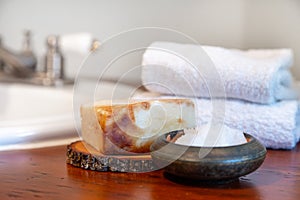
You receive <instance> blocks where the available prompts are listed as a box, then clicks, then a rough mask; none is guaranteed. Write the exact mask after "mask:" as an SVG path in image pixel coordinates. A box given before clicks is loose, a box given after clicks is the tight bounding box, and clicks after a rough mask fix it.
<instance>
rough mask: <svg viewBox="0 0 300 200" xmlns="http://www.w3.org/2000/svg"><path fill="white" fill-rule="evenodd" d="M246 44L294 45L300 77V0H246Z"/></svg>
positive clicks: (297, 70)
mask: <svg viewBox="0 0 300 200" xmlns="http://www.w3.org/2000/svg"><path fill="white" fill-rule="evenodd" d="M244 21H245V22H244V41H245V42H244V45H245V48H280V47H288V48H292V49H293V50H294V53H295V64H294V67H293V68H292V72H294V75H295V77H297V79H298V80H300V1H299V0H251V1H250V0H249V1H247V0H245V19H244Z"/></svg>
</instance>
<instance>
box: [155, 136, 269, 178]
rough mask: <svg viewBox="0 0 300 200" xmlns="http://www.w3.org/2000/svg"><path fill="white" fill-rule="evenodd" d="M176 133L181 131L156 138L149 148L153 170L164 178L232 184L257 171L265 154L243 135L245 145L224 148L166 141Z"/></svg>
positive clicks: (261, 147) (262, 148)
mask: <svg viewBox="0 0 300 200" xmlns="http://www.w3.org/2000/svg"><path fill="white" fill-rule="evenodd" d="M177 133H182V131H175V132H171V133H167V134H164V135H162V136H160V137H159V138H158V139H157V140H156V141H155V142H154V143H153V144H152V145H151V147H150V149H151V157H152V159H153V162H154V164H155V165H156V168H163V169H164V170H165V172H166V173H167V174H168V175H171V176H172V177H176V178H179V179H184V180H186V179H188V180H194V181H195V180H196V181H197V182H199V181H202V182H204V183H228V182H232V181H235V180H238V178H239V177H241V176H244V175H246V174H249V173H251V172H253V171H255V170H256V169H257V168H259V167H260V166H261V164H262V163H263V161H264V159H265V157H266V153H267V151H266V148H265V147H264V146H263V145H262V144H261V143H260V142H259V141H258V140H257V139H255V138H254V137H253V136H251V135H249V134H246V133H244V135H245V137H246V139H247V142H246V143H244V144H240V145H235V146H226V147H194V146H184V145H179V144H175V143H174V142H169V141H168V140H169V138H170V137H171V138H174V137H176V134H177ZM167 138H168V140H167Z"/></svg>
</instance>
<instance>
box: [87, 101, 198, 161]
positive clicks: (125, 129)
mask: <svg viewBox="0 0 300 200" xmlns="http://www.w3.org/2000/svg"><path fill="white" fill-rule="evenodd" d="M195 124H196V122H195V108H194V103H193V101H192V100H189V99H147V100H145V99H144V100H141V99H140V100H131V101H129V102H128V101H100V102H96V103H94V104H87V105H82V106H81V128H82V138H83V140H84V141H85V142H87V143H88V144H90V145H91V146H92V147H94V148H95V149H96V150H98V151H100V152H102V153H104V154H107V155H109V154H128V153H146V152H149V151H150V145H151V144H152V143H153V141H154V140H155V139H156V138H157V137H158V136H159V135H161V134H164V133H167V132H170V131H174V130H180V129H183V128H192V127H195Z"/></svg>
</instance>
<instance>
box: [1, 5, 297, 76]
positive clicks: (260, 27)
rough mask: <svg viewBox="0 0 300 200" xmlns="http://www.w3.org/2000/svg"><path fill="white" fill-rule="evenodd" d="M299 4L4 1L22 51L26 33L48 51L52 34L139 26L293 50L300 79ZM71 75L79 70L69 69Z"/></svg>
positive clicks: (104, 33) (9, 30)
mask: <svg viewBox="0 0 300 200" xmlns="http://www.w3.org/2000/svg"><path fill="white" fill-rule="evenodd" d="M299 21H300V1H298V0H251V1H249V0H227V1H223V0H186V1H182V0H163V1H162V0H152V1H146V0H127V1H124V0H86V1H79V0H64V1H60V0H44V1H39V0H26V1H22V0H0V27H1V28H0V35H1V36H2V42H3V44H5V46H7V47H10V48H11V49H13V50H18V49H20V48H21V44H22V37H23V35H22V32H23V31H24V30H25V29H28V30H31V31H32V33H33V38H32V42H33V50H34V52H35V53H36V54H37V55H38V56H41V55H43V54H44V53H45V49H46V45H45V38H46V37H47V36H48V35H49V34H58V35H65V34H72V33H78V32H89V33H91V34H92V35H93V36H94V37H95V38H97V39H99V40H100V41H104V40H105V39H107V38H108V37H110V36H112V35H114V34H117V33H119V32H121V31H124V30H128V29H131V28H135V27H143V26H155V27H165V28H171V29H174V30H177V31H180V32H183V33H185V34H187V35H189V36H191V37H193V38H194V39H196V40H197V41H198V42H199V43H200V44H207V45H217V46H224V47H227V48H241V49H248V48H283V47H284V48H292V49H293V50H294V52H295V64H294V67H293V68H292V72H293V74H294V76H295V77H296V78H297V79H298V80H300V67H298V65H299V64H300V39H299V35H300V26H299ZM65 67H66V68H68V69H67V71H72V70H73V71H76V68H75V67H73V66H70V65H69V66H65Z"/></svg>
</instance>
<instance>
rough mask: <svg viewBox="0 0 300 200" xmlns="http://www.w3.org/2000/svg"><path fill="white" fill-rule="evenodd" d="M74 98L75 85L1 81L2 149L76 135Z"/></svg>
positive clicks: (0, 128) (0, 126)
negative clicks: (57, 86)
mask: <svg viewBox="0 0 300 200" xmlns="http://www.w3.org/2000/svg"><path fill="white" fill-rule="evenodd" d="M72 99H73V89H72V86H67V87H63V88H50V87H43V86H33V85H21V84H3V83H1V84H0V105H1V107H0V150H6V149H19V148H26V147H33V146H34V145H37V144H39V145H41V143H42V144H43V145H44V146H47V145H49V144H50V143H51V141H54V140H55V141H58V140H60V141H61V140H62V139H70V138H74V137H76V136H77V133H76V131H75V128H74V127H75V125H74V117H73V109H72ZM45 142H48V143H47V144H46V143H45ZM49 142H50V143H49ZM56 143H57V142H56ZM43 145H42V146H43Z"/></svg>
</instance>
